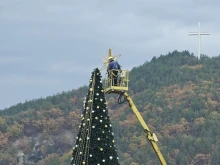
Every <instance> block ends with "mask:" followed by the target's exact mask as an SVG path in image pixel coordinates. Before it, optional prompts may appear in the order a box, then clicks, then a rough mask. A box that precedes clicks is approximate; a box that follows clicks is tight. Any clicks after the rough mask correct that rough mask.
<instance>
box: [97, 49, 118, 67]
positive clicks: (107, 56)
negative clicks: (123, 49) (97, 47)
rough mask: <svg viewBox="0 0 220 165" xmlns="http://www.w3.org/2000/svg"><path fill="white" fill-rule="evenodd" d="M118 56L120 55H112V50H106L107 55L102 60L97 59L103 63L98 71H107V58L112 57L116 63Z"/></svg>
mask: <svg viewBox="0 0 220 165" xmlns="http://www.w3.org/2000/svg"><path fill="white" fill-rule="evenodd" d="M120 56H121V54H119V55H112V50H111V49H108V55H106V56H104V57H103V58H99V59H100V60H101V61H102V62H103V66H102V67H101V69H100V70H103V69H107V67H108V64H109V57H112V58H113V60H114V61H117V60H118V58H119V57H120Z"/></svg>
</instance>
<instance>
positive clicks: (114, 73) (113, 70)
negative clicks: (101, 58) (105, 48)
mask: <svg viewBox="0 0 220 165" xmlns="http://www.w3.org/2000/svg"><path fill="white" fill-rule="evenodd" d="M108 60H109V65H108V69H107V71H108V76H109V78H112V86H117V81H118V71H121V66H120V65H119V64H118V62H117V61H114V59H113V57H109V58H108Z"/></svg>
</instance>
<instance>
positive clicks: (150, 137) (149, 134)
mask: <svg viewBox="0 0 220 165" xmlns="http://www.w3.org/2000/svg"><path fill="white" fill-rule="evenodd" d="M123 95H124V97H125V99H126V100H127V101H128V103H129V105H130V107H131V109H132V110H133V112H134V113H135V115H136V116H137V118H138V120H139V121H140V123H141V125H142V127H143V128H144V132H145V133H146V135H147V139H148V140H149V142H150V143H151V145H152V147H153V149H154V151H155V152H156V154H157V157H158V158H159V160H160V162H161V164H162V165H167V163H166V161H165V159H164V157H163V155H162V153H161V152H160V149H159V147H158V145H157V143H156V142H157V141H158V139H157V136H156V135H155V133H152V132H151V131H150V129H149V127H148V126H147V124H146V123H145V121H144V119H143V118H142V116H141V114H140V112H139V111H138V109H137V107H136V106H135V104H134V102H133V101H132V99H131V97H130V96H128V94H127V92H124V93H123Z"/></svg>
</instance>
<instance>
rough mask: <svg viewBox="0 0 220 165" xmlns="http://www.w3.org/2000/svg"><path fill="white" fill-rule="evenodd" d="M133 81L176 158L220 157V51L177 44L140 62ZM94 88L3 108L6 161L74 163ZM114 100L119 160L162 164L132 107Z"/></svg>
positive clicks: (201, 160) (179, 164)
mask: <svg viewBox="0 0 220 165" xmlns="http://www.w3.org/2000/svg"><path fill="white" fill-rule="evenodd" d="M88 80H89V77H88ZM129 83H130V84H129V85H130V91H129V93H130V95H131V96H132V98H133V100H134V102H135V104H136V106H137V107H138V109H139V111H140V112H141V114H142V115H143V117H144V119H145V121H146V122H147V124H148V126H149V127H150V129H151V130H152V131H153V132H155V133H156V135H157V137H158V138H159V146H160V149H161V151H162V153H163V155H164V157H165V159H166V160H167V163H168V164H169V165H186V164H188V165H211V164H212V165H219V164H220V157H219V155H220V129H219V128H220V56H218V57H212V58H209V57H207V56H202V57H201V59H200V61H199V62H198V61H197V59H196V58H195V57H194V56H193V55H192V54H190V53H189V52H188V51H184V52H178V51H174V52H172V53H168V54H167V55H161V56H160V57H158V58H156V57H154V58H153V59H152V60H151V61H150V62H145V63H144V64H143V65H141V66H139V67H136V68H133V69H132V70H131V73H130V81H129ZM88 84H89V82H88ZM87 90H88V89H87V87H81V88H79V89H77V90H73V91H69V92H63V93H61V94H57V95H54V96H50V97H47V98H46V99H36V100H32V101H29V102H26V103H24V104H18V105H16V106H13V107H10V108H8V109H5V110H3V111H0V115H1V116H0V165H7V164H10V163H11V164H17V162H18V161H19V162H22V161H23V162H24V163H23V164H27V165H29V164H37V165H50V164H51V165H52V164H53V165H56V164H57V165H61V164H63V165H67V164H68V165H69V164H70V158H71V152H72V147H73V145H74V143H75V136H76V133H77V132H78V126H79V124H80V115H81V112H82V110H83V101H84V98H85V96H86V93H87ZM107 100H108V108H109V115H110V117H111V123H112V125H113V130H114V132H115V141H116V144H117V145H118V146H117V149H118V155H119V158H120V164H121V165H130V164H132V165H155V164H159V161H158V159H157V157H156V156H155V153H154V151H153V149H152V147H151V145H150V143H149V142H148V141H147V139H146V137H145V134H144V133H143V130H142V127H141V126H140V124H139V123H138V121H137V119H136V117H135V116H134V114H133V113H132V111H131V109H130V107H129V106H128V105H127V104H126V103H124V104H122V105H118V104H117V97H116V96H114V95H110V96H107Z"/></svg>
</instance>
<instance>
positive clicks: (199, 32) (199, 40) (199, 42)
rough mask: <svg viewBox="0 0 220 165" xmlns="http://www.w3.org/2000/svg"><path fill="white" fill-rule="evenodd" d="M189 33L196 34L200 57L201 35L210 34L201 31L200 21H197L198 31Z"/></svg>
mask: <svg viewBox="0 0 220 165" xmlns="http://www.w3.org/2000/svg"><path fill="white" fill-rule="evenodd" d="M189 35H190V36H191V35H198V59H200V49H201V35H210V34H209V33H201V31H200V23H198V32H189Z"/></svg>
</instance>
